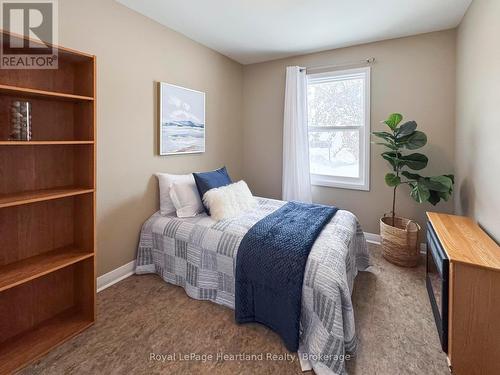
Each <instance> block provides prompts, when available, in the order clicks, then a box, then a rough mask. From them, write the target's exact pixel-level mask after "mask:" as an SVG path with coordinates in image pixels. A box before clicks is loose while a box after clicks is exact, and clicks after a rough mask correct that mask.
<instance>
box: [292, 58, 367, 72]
mask: <svg viewBox="0 0 500 375" xmlns="http://www.w3.org/2000/svg"><path fill="white" fill-rule="evenodd" d="M374 62H375V57H369V58H366V59H364V60H358V61H351V62H346V63H343V64H333V65H316V66H306V67H301V68H300V71H301V72H303V71H304V70H305V71H308V70H319V69H328V68H342V67H347V66H353V65H361V64H373V63H374Z"/></svg>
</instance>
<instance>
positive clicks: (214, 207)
mask: <svg viewBox="0 0 500 375" xmlns="http://www.w3.org/2000/svg"><path fill="white" fill-rule="evenodd" d="M203 202H204V203H205V205H206V206H207V207H208V208H209V210H210V215H211V216H212V218H213V219H214V220H217V221H219V220H223V219H227V218H230V217H235V216H238V215H239V214H241V213H242V212H243V211H246V210H250V209H252V208H254V207H255V206H256V205H257V200H256V199H255V198H254V197H253V195H252V192H251V191H250V189H249V188H248V185H247V184H246V182H245V181H238V182H235V183H234V184H230V185H226V186H222V187H219V188H215V189H210V190H209V191H207V192H206V193H205V195H203Z"/></svg>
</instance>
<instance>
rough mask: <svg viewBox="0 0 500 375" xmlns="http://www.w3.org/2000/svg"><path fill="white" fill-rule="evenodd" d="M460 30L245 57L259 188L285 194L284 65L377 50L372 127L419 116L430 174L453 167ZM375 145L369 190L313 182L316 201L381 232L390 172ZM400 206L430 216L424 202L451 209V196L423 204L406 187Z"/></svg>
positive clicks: (247, 137)
mask: <svg viewBox="0 0 500 375" xmlns="http://www.w3.org/2000/svg"><path fill="white" fill-rule="evenodd" d="M455 36H456V35H455V30H449V31H443V32H435V33H429V34H423V35H419V36H413V37H408V38H401V39H393V40H388V41H382V42H377V43H370V44H365V45H360V46H355V47H349V48H342V49H337V50H331V51H326V52H321V53H314V54H309V55H303V56H297V57H293V58H286V59H281V60H275V61H271V62H265V63H259V64H253V65H246V66H244V69H243V97H244V108H243V135H244V141H243V172H244V177H245V179H246V180H247V182H248V183H249V185H250V187H251V189H252V190H253V192H254V193H255V194H258V195H261V196H267V197H273V198H280V197H281V174H282V128H283V100H284V90H285V88H284V86H285V67H286V66H288V65H300V66H314V65H326V64H332V63H343V62H349V61H357V60H361V59H364V58H367V57H375V58H376V63H375V64H374V65H373V67H372V82H371V84H372V93H371V130H372V131H374V130H381V129H382V128H383V127H382V125H381V124H380V121H382V120H384V119H386V118H387V115H388V114H390V113H392V112H400V113H402V114H403V115H404V116H405V118H406V119H412V120H416V121H417V122H418V124H419V128H420V129H421V130H423V131H425V132H426V133H427V135H428V138H429V143H428V145H427V146H425V148H424V149H422V150H423V152H424V153H426V154H427V155H428V156H429V159H430V163H429V166H428V167H427V169H426V170H424V172H425V173H426V174H428V175H431V174H442V173H452V172H454V162H453V158H454V142H453V141H452V140H453V139H454V136H455V131H454V127H455ZM380 153H381V150H380V148H379V147H378V146H376V145H372V148H371V189H370V191H369V192H364V191H356V190H346V189H337V188H328V187H314V189H313V199H314V201H316V202H320V203H327V204H335V205H337V206H338V207H341V208H344V209H348V210H350V211H352V212H354V213H355V214H356V215H357V216H358V218H359V220H360V222H361V225H362V227H363V229H364V230H365V231H367V232H372V233H379V223H378V219H379V218H380V217H381V216H382V215H383V213H384V212H389V211H390V209H391V200H392V196H391V189H390V188H388V187H387V186H386V185H385V183H384V175H385V173H387V172H388V167H387V165H386V162H385V161H383V159H382V158H381V157H380V156H379V154H380ZM397 199H398V206H397V211H398V213H399V214H401V215H403V216H406V217H410V218H414V219H418V220H419V221H420V222H421V223H424V221H425V211H426V210H436V209H437V210H439V211H444V212H451V211H453V203H452V202H447V203H444V204H440V205H439V206H438V207H437V208H435V207H433V206H431V205H429V204H425V205H418V204H417V203H416V202H414V201H413V200H412V199H411V198H409V196H408V191H407V190H406V188H405V187H402V188H401V190H400V193H399V196H398V198H397Z"/></svg>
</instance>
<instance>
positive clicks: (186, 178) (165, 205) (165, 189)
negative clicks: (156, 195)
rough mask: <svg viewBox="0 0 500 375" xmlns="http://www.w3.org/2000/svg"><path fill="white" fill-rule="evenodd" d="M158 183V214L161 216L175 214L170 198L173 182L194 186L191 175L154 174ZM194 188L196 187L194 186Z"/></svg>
mask: <svg viewBox="0 0 500 375" xmlns="http://www.w3.org/2000/svg"><path fill="white" fill-rule="evenodd" d="M156 177H158V183H159V186H160V214H162V215H163V216H165V215H168V214H171V213H173V212H175V206H174V203H173V202H172V199H171V198H170V186H172V184H173V183H174V182H185V183H190V182H192V183H193V185H195V182H194V177H193V175H192V174H168V173H156ZM195 186H196V185H195Z"/></svg>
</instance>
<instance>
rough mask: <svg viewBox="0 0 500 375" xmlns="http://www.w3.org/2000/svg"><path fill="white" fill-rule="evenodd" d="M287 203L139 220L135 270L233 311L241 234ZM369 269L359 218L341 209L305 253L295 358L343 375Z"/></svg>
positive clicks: (265, 202) (267, 202)
mask: <svg viewBox="0 0 500 375" xmlns="http://www.w3.org/2000/svg"><path fill="white" fill-rule="evenodd" d="M285 203H286V202H284V201H279V200H273V199H266V198H258V205H257V207H256V208H255V209H254V210H251V211H248V212H246V213H244V214H242V215H240V216H238V217H235V218H231V219H227V220H222V221H219V222H217V221H214V220H213V219H211V218H210V217H209V216H207V215H205V214H202V215H198V216H196V217H193V218H178V217H176V216H161V215H160V213H159V212H157V213H155V214H154V215H153V216H151V217H150V218H149V219H148V220H147V221H146V222H145V223H144V225H143V227H142V230H141V235H140V241H139V247H138V252H137V260H136V269H135V272H136V274H146V273H155V274H158V275H159V276H160V277H161V278H162V279H163V280H164V281H166V282H168V283H171V284H174V285H178V286H181V287H183V288H184V289H185V291H186V293H187V294H188V295H189V296H190V297H192V298H195V299H198V300H210V301H213V302H215V303H217V304H220V305H224V306H227V307H229V308H231V309H234V290H235V277H234V271H235V266H236V257H237V253H238V247H239V244H240V242H241V240H242V238H243V236H244V235H245V234H246V232H247V231H248V230H249V229H250V228H251V227H252V226H253V225H254V224H255V223H257V222H258V221H259V220H261V219H262V218H264V217H265V216H267V215H269V214H270V213H272V212H274V211H275V210H277V209H278V208H280V207H281V206H283V205H284V204H285ZM368 266H369V255H368V250H367V245H366V240H365V237H364V234H363V231H362V230H361V227H360V225H359V223H358V221H357V219H356V217H355V216H354V215H353V214H352V213H350V212H348V211H345V210H339V211H338V212H337V213H336V214H335V216H334V217H333V218H332V219H331V220H330V222H329V223H328V224H327V225H326V226H325V227H324V228H323V231H322V232H321V233H320V235H319V236H318V238H317V239H316V241H315V243H314V245H313V247H312V249H311V252H310V254H309V257H308V260H307V264H306V269H305V273H304V283H303V288H302V308H301V309H302V310H301V332H300V345H299V359H301V364H302V366H303V369H304V370H305V369H307V367H308V366H311V367H313V368H314V370H315V372H316V373H317V374H321V373H328V374H344V373H345V361H344V360H343V358H344V356H345V355H346V354H354V353H355V351H356V346H357V337H356V330H355V324H354V312H353V307H352V302H351V292H352V288H353V283H354V278H355V277H356V275H357V273H358V271H360V270H365V269H366V268H367V267H368Z"/></svg>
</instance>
